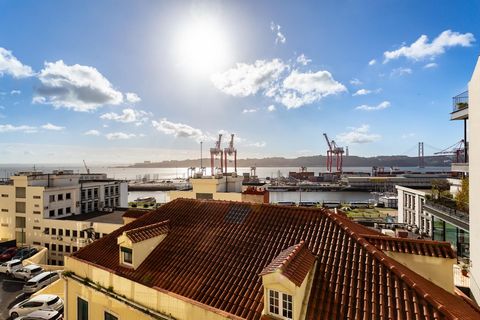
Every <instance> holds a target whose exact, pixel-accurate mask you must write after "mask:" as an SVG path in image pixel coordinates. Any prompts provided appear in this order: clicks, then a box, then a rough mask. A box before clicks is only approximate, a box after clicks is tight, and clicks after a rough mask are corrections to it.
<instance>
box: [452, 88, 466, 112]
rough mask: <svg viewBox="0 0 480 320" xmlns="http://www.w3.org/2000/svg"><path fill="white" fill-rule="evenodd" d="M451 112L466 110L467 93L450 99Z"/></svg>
mask: <svg viewBox="0 0 480 320" xmlns="http://www.w3.org/2000/svg"><path fill="white" fill-rule="evenodd" d="M452 100H453V112H456V111H460V110H463V109H466V108H468V91H465V92H462V93H460V94H459V95H457V96H455V97H453V98H452Z"/></svg>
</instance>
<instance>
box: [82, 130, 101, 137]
mask: <svg viewBox="0 0 480 320" xmlns="http://www.w3.org/2000/svg"><path fill="white" fill-rule="evenodd" d="M83 134H84V135H86V136H99V135H100V131H98V130H88V131H85V132H84V133H83Z"/></svg>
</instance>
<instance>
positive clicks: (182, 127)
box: [152, 118, 206, 141]
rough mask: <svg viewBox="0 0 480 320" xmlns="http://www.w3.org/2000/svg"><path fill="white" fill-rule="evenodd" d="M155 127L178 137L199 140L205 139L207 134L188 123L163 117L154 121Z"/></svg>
mask: <svg viewBox="0 0 480 320" xmlns="http://www.w3.org/2000/svg"><path fill="white" fill-rule="evenodd" d="M152 125H153V127H154V128H155V129H157V130H158V131H160V132H163V133H165V134H168V135H173V136H175V137H176V138H192V139H195V140H197V141H202V140H205V137H206V136H205V135H204V134H203V132H202V130H200V129H196V128H193V127H191V126H189V125H187V124H183V123H175V122H171V121H168V120H167V119H165V118H163V119H161V120H160V121H155V120H153V121H152Z"/></svg>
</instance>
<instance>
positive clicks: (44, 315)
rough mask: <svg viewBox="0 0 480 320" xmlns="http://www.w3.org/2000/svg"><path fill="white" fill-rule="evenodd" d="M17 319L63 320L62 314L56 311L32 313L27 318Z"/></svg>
mask: <svg viewBox="0 0 480 320" xmlns="http://www.w3.org/2000/svg"><path fill="white" fill-rule="evenodd" d="M17 319H19V320H20V319H21V320H63V314H61V313H60V312H58V311H43V310H42V311H34V312H32V313H30V314H29V315H28V316H23V317H20V318H17Z"/></svg>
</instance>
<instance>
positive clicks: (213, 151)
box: [210, 133, 223, 176]
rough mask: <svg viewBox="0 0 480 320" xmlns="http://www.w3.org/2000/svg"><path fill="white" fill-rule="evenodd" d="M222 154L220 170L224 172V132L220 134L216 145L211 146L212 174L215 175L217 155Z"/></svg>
mask: <svg viewBox="0 0 480 320" xmlns="http://www.w3.org/2000/svg"><path fill="white" fill-rule="evenodd" d="M218 155H220V172H222V173H223V151H222V134H221V133H220V134H219V135H218V140H217V141H216V142H215V147H214V148H210V166H211V168H212V176H214V175H215V157H216V156H218Z"/></svg>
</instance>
